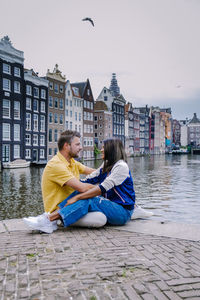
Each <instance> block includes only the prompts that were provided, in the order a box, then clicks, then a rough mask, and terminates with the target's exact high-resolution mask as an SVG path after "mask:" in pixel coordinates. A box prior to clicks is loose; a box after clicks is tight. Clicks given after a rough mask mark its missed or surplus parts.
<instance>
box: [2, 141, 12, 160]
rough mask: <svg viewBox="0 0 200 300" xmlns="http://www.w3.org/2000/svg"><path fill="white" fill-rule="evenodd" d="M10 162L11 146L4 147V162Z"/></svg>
mask: <svg viewBox="0 0 200 300" xmlns="http://www.w3.org/2000/svg"><path fill="white" fill-rule="evenodd" d="M9 161H10V145H5V144H4V145H3V147H2V162H9Z"/></svg>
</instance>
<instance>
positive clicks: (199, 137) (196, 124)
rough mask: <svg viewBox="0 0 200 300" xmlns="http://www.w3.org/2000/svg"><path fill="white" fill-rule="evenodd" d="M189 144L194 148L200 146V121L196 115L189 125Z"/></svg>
mask: <svg viewBox="0 0 200 300" xmlns="http://www.w3.org/2000/svg"><path fill="white" fill-rule="evenodd" d="M188 144H189V145H191V146H194V147H196V146H200V120H199V119H198V118H197V114H196V113H194V116H193V118H192V120H191V121H190V122H189V123H188Z"/></svg>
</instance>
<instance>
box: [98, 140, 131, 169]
mask: <svg viewBox="0 0 200 300" xmlns="http://www.w3.org/2000/svg"><path fill="white" fill-rule="evenodd" d="M120 159H123V160H124V161H127V156H126V152H125V149H124V146H123V144H122V141H121V140H120V139H108V140H105V141H104V166H103V173H105V172H110V170H111V169H112V167H113V166H114V164H115V163H116V162H117V161H118V160H120Z"/></svg>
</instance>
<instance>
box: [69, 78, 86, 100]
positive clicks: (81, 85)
mask: <svg viewBox="0 0 200 300" xmlns="http://www.w3.org/2000/svg"><path fill="white" fill-rule="evenodd" d="M86 86H87V81H85V82H75V83H71V87H76V88H78V89H79V93H80V96H81V98H83V95H84V92H85V89H86Z"/></svg>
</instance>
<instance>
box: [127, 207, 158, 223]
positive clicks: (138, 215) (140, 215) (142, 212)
mask: <svg viewBox="0 0 200 300" xmlns="http://www.w3.org/2000/svg"><path fill="white" fill-rule="evenodd" d="M151 216H153V213H152V212H151V211H147V210H146V209H144V208H142V207H140V206H139V205H135V208H134V211H133V214H132V216H131V220H136V219H145V218H150V217H151Z"/></svg>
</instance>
